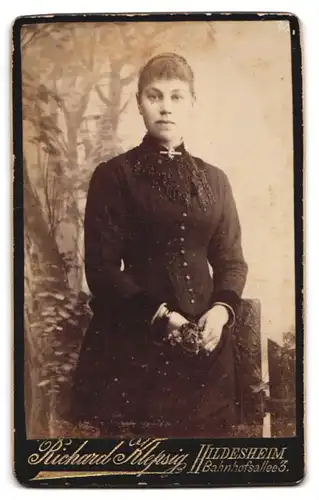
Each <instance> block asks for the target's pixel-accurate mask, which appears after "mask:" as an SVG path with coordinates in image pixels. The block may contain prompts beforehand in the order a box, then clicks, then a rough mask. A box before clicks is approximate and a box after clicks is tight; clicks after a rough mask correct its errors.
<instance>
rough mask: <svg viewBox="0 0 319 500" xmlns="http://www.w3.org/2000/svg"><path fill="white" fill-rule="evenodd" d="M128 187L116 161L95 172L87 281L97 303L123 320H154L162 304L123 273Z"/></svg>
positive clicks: (88, 210) (87, 239)
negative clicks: (125, 190)
mask: <svg viewBox="0 0 319 500" xmlns="http://www.w3.org/2000/svg"><path fill="white" fill-rule="evenodd" d="M124 187H125V177H124V175H123V172H122V171H121V168H119V165H118V164H117V163H116V162H115V161H113V160H111V161H110V162H108V163H101V164H100V165H99V166H98V167H97V168H96V170H95V171H94V173H93V176H92V178H91V181H90V185H89V191H88V196H87V203H86V210H85V220H84V245H85V271H86V278H87V282H88V286H89V288H90V291H91V292H92V294H93V297H94V299H93V303H94V301H95V302H96V303H98V305H99V307H101V306H102V307H105V308H107V307H109V308H112V310H114V312H116V311H117V310H118V311H121V313H122V314H123V317H124V316H125V317H127V318H129V317H132V318H135V319H136V320H138V319H139V318H140V319H141V320H145V321H146V320H147V321H150V320H151V318H152V316H153V315H154V313H155V311H156V309H157V308H158V307H159V303H157V302H156V301H154V300H153V299H152V298H150V297H148V296H147V294H146V293H145V292H144V291H143V290H142V289H141V288H140V287H139V286H138V284H137V283H136V282H135V281H134V279H133V278H132V277H131V276H130V275H129V274H128V273H127V272H126V271H125V270H124V271H123V270H121V261H122V259H123V258H124V255H125V248H126V245H127V241H128V237H129V230H130V227H129V226H130V215H129V210H128V208H127V197H126V196H125V193H124Z"/></svg>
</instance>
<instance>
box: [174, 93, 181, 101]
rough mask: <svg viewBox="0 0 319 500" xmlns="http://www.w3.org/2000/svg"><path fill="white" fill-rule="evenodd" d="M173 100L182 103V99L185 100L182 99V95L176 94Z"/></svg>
mask: <svg viewBox="0 0 319 500" xmlns="http://www.w3.org/2000/svg"><path fill="white" fill-rule="evenodd" d="M172 99H173V101H180V100H181V99H183V98H182V96H181V95H179V94H174V95H173V96H172Z"/></svg>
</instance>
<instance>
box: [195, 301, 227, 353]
mask: <svg viewBox="0 0 319 500" xmlns="http://www.w3.org/2000/svg"><path fill="white" fill-rule="evenodd" d="M227 321H228V311H227V308H226V307H224V306H222V305H216V306H213V307H212V308H211V309H209V310H208V311H207V312H206V313H205V314H203V316H202V317H201V318H200V320H199V321H198V326H199V327H200V328H202V329H203V347H204V349H206V351H209V352H211V351H213V349H215V347H216V346H217V344H218V342H219V340H220V337H221V334H222V331H223V328H224V326H225V324H226V323H227Z"/></svg>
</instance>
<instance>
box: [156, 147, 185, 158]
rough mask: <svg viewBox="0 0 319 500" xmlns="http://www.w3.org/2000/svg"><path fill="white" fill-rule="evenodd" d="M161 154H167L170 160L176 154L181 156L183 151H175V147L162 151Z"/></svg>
mask: <svg viewBox="0 0 319 500" xmlns="http://www.w3.org/2000/svg"><path fill="white" fill-rule="evenodd" d="M160 154H161V155H167V156H168V157H169V159H170V160H172V159H173V158H174V156H180V155H181V154H182V153H181V152H180V151H175V149H174V148H170V149H167V150H163V151H160Z"/></svg>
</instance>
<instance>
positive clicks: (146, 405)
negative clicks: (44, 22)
mask: <svg viewBox="0 0 319 500" xmlns="http://www.w3.org/2000/svg"><path fill="white" fill-rule="evenodd" d="M238 399H239V398H238V387H237V381H236V373H235V356H234V347H233V335H232V329H230V328H224V330H223V333H222V336H221V339H220V341H219V343H218V345H217V346H216V348H215V349H214V351H213V352H211V353H205V352H201V353H199V354H197V355H195V354H186V353H185V352H184V351H182V350H181V348H180V347H179V346H175V347H172V346H171V345H170V344H168V343H166V342H163V341H157V340H156V339H154V337H152V333H151V332H150V331H148V330H145V331H138V332H137V331H133V330H131V329H130V328H129V327H128V326H124V327H122V328H118V327H115V326H114V325H112V322H111V321H110V320H106V319H105V317H104V318H103V319H101V318H99V317H98V316H97V315H94V316H93V318H92V320H91V323H90V325H89V328H88V330H87V332H86V335H85V338H84V341H83V345H82V348H81V352H80V357H79V361H78V366H77V370H76V373H75V378H74V385H73V393H72V404H71V419H72V421H73V422H76V423H79V422H81V421H85V422H89V423H90V424H92V425H94V426H97V427H99V428H100V429H101V434H104V435H105V436H112V437H113V436H114V437H116V436H120V435H140V436H141V435H142V436H158V437H160V436H166V437H187V436H189V437H195V436H198V437H200V436H201V437H202V436H207V437H226V436H228V435H231V434H232V426H233V425H236V423H237V421H238Z"/></svg>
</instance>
